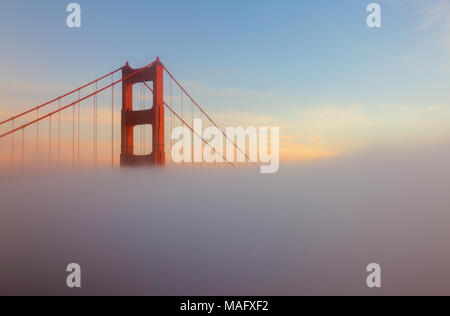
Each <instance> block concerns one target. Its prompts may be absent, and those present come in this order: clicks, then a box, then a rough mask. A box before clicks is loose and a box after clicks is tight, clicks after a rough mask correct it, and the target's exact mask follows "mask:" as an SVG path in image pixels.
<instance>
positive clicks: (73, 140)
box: [72, 105, 76, 170]
mask: <svg viewBox="0 0 450 316" xmlns="http://www.w3.org/2000/svg"><path fill="white" fill-rule="evenodd" d="M75 110H76V105H74V106H73V107H72V169H73V170H75Z"/></svg>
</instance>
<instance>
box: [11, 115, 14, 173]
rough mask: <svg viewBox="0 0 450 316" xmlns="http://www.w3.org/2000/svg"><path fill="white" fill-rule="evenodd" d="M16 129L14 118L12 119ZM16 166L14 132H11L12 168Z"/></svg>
mask: <svg viewBox="0 0 450 316" xmlns="http://www.w3.org/2000/svg"><path fill="white" fill-rule="evenodd" d="M11 124H12V129H13V130H14V120H12V121H11ZM12 168H14V133H12V134H11V169H12Z"/></svg>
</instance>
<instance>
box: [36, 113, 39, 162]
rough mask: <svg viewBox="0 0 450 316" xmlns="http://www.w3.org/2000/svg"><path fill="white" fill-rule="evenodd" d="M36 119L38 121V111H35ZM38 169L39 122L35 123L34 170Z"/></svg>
mask: <svg viewBox="0 0 450 316" xmlns="http://www.w3.org/2000/svg"><path fill="white" fill-rule="evenodd" d="M36 119H39V109H37V110H36ZM37 168H39V122H37V123H36V169H37Z"/></svg>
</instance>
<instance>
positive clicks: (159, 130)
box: [120, 58, 166, 166]
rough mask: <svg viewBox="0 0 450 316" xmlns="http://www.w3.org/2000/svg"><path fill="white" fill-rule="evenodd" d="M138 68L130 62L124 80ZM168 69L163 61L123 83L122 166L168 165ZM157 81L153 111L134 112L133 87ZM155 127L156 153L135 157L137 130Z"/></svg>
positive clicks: (157, 61) (153, 129) (154, 90)
mask: <svg viewBox="0 0 450 316" xmlns="http://www.w3.org/2000/svg"><path fill="white" fill-rule="evenodd" d="M136 70H137V69H132V68H131V67H130V66H129V64H128V63H127V64H126V65H125V66H124V67H123V68H122V78H126V77H127V76H129V75H130V74H132V73H133V72H135V71H136ZM163 74H164V68H163V65H162V64H161V63H160V61H159V58H158V59H157V60H156V62H155V63H154V64H153V65H152V66H150V67H148V68H147V69H145V70H143V71H141V72H139V73H137V74H136V75H134V76H131V77H129V78H126V79H124V80H123V82H122V123H121V125H122V147H121V149H122V150H121V154H120V165H121V166H139V165H155V166H164V165H165V164H166V158H165V152H164V97H163V96H164V94H163V93H164V90H163ZM149 81H152V82H153V107H152V108H151V109H149V110H142V111H133V85H135V84H137V83H142V82H149ZM148 124H150V125H152V145H153V152H152V153H151V154H150V155H144V156H142V155H141V156H138V155H135V154H134V143H133V142H134V138H133V136H134V133H133V130H134V127H135V126H139V125H148Z"/></svg>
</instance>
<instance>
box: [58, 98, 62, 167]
mask: <svg viewBox="0 0 450 316" xmlns="http://www.w3.org/2000/svg"><path fill="white" fill-rule="evenodd" d="M58 109H59V110H60V111H59V112H58V168H59V167H60V165H61V99H59V100H58Z"/></svg>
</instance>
